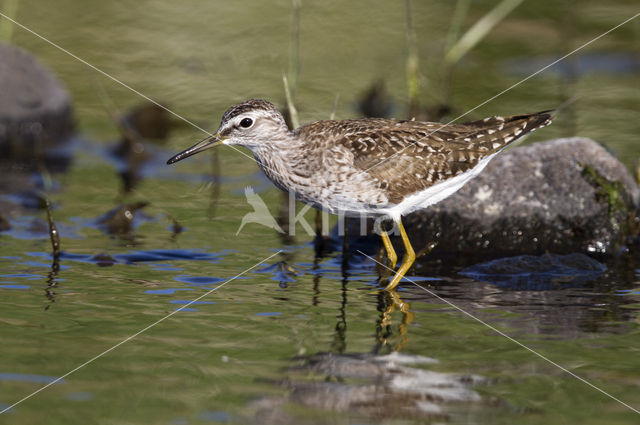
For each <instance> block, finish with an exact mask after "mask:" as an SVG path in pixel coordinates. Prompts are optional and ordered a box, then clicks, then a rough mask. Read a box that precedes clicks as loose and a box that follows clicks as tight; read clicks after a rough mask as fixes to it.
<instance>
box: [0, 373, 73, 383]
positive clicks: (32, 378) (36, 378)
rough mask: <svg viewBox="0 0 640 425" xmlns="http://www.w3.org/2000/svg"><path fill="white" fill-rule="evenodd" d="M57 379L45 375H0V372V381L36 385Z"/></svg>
mask: <svg viewBox="0 0 640 425" xmlns="http://www.w3.org/2000/svg"><path fill="white" fill-rule="evenodd" d="M56 379H58V377H57V376H46V375H29V374H25V373H11V372H8V373H2V372H0V381H20V382H35V383H38V384H50V383H52V382H53V381H55V380H56ZM64 383H66V382H65V380H64V379H61V380H59V381H57V382H56V384H64Z"/></svg>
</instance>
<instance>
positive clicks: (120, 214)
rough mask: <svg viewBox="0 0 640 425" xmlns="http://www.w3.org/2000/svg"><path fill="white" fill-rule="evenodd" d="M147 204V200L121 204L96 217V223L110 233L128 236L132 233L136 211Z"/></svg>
mask: <svg viewBox="0 0 640 425" xmlns="http://www.w3.org/2000/svg"><path fill="white" fill-rule="evenodd" d="M147 205H149V203H148V202H145V201H141V202H133V203H130V204H121V205H118V206H117V207H115V208H113V209H112V210H110V211H108V212H106V213H105V214H104V215H102V216H101V217H99V218H98V220H97V225H98V227H99V228H101V229H102V230H104V231H105V232H107V233H108V234H110V235H114V236H121V237H129V236H132V235H133V229H134V227H135V226H134V220H135V216H136V213H137V212H138V211H141V210H142V209H143V208H144V207H146V206H147Z"/></svg>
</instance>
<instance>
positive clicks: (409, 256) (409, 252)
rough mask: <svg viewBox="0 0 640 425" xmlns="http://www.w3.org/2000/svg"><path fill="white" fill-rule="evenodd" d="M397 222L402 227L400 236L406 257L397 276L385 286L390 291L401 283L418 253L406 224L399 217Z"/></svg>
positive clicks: (399, 227)
mask: <svg viewBox="0 0 640 425" xmlns="http://www.w3.org/2000/svg"><path fill="white" fill-rule="evenodd" d="M396 224H397V225H398V229H400V236H401V237H402V243H404V250H405V254H404V258H403V259H402V265H401V266H400V268H399V269H398V271H397V272H396V274H395V276H393V279H392V280H391V282H389V284H388V285H387V287H386V288H384V289H386V290H387V291H390V290H392V289H393V288H395V287H396V286H398V283H400V280H402V278H403V277H404V275H405V273H406V272H407V270H409V268H410V267H411V265H412V264H413V262H414V261H415V259H416V253H415V252H414V251H413V247H412V246H411V242H410V241H409V238H408V237H407V232H405V231H404V226H403V225H402V221H401V220H400V219H398V221H396ZM383 240H384V239H383Z"/></svg>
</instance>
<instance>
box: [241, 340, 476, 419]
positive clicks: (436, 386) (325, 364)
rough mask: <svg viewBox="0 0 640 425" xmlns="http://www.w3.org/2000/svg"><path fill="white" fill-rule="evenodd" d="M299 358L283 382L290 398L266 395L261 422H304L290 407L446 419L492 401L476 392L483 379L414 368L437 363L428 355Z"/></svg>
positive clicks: (259, 406)
mask: <svg viewBox="0 0 640 425" xmlns="http://www.w3.org/2000/svg"><path fill="white" fill-rule="evenodd" d="M296 360H297V361H298V364H297V365H295V366H294V367H293V368H291V369H290V370H289V373H288V375H289V378H288V379H287V380H286V381H285V382H283V383H282V385H284V386H285V387H286V388H287V389H288V390H289V391H288V395H287V396H286V397H285V398H275V397H274V398H268V397H265V398H262V399H260V400H256V401H255V402H253V403H252V404H251V405H250V406H249V407H250V408H251V410H255V411H256V418H260V419H262V420H261V421H259V422H260V423H265V421H264V418H270V420H269V421H266V422H268V423H283V424H288V423H300V421H299V419H300V418H296V417H295V416H293V415H291V414H290V410H288V409H287V408H286V407H287V404H293V405H298V406H304V407H306V408H312V409H319V410H324V411H328V412H348V413H349V414H351V415H358V416H360V417H365V418H366V417H368V418H378V419H379V418H405V419H408V418H423V419H425V418H437V419H443V420H444V419H451V418H454V417H456V416H457V415H459V413H460V411H464V410H465V408H468V407H469V406H471V405H477V404H481V403H484V402H487V400H483V399H482V398H481V397H480V395H479V394H478V393H477V392H476V391H475V390H474V389H473V387H474V386H476V385H479V384H484V383H486V380H485V379H484V378H482V377H480V376H476V375H458V374H452V373H443V372H435V371H431V370H428V369H426V368H424V367H412V366H413V365H423V366H424V365H430V364H434V363H438V361H437V360H435V359H432V358H429V357H424V356H415V355H410V354H402V353H398V352H393V353H391V354H389V355H385V356H377V355H374V354H332V353H318V354H314V355H312V356H308V357H300V358H297V359H296Z"/></svg>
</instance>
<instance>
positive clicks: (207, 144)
mask: <svg viewBox="0 0 640 425" xmlns="http://www.w3.org/2000/svg"><path fill="white" fill-rule="evenodd" d="M223 140H224V139H222V138H220V136H219V135H218V134H213V135H211V136H209V137H207V138H206V139H204V140H202V141H200V142H198V143H196V144H195V145H193V146H191V147H190V148H189V149H187V150H184V151H182V152H180V153H179V154H177V155H175V156H173V157H171V158H170V159H169V160H168V161H167V164H173V163H174V162H178V161H181V160H183V159H185V158H187V157H190V156H191V155H195V154H197V153H198V152H202V151H203V150H205V149H209V148H212V147H214V146H219V145H221V144H222V141H223Z"/></svg>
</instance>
